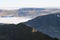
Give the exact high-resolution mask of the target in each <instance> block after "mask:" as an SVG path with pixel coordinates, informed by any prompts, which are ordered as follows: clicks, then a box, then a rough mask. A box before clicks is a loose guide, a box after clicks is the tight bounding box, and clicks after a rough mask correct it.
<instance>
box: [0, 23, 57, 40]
mask: <svg viewBox="0 0 60 40" xmlns="http://www.w3.org/2000/svg"><path fill="white" fill-rule="evenodd" d="M0 40H57V39H53V38H51V37H49V36H48V35H45V34H43V33H41V32H38V31H36V32H32V28H31V27H29V26H26V25H25V24H23V23H20V24H17V25H14V24H5V25H0Z"/></svg>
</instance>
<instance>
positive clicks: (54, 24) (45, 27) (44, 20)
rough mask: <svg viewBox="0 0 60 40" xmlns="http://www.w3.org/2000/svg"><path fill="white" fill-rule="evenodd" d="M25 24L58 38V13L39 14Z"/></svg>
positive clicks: (59, 29) (59, 14) (59, 37)
mask: <svg viewBox="0 0 60 40" xmlns="http://www.w3.org/2000/svg"><path fill="white" fill-rule="evenodd" d="M25 24H26V25H28V26H30V27H32V28H34V29H36V30H37V31H39V32H42V33H44V34H47V35H49V36H50V37H53V38H55V37H56V38H58V39H60V13H55V14H49V15H44V16H39V17H36V18H34V19H32V20H30V21H28V22H26V23H25Z"/></svg>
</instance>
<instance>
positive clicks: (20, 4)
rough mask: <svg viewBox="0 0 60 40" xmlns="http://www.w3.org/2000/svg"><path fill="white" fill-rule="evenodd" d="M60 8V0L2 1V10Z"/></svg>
mask: <svg viewBox="0 0 60 40" xmlns="http://www.w3.org/2000/svg"><path fill="white" fill-rule="evenodd" d="M27 7H28V8H29V7H33V8H49V7H53V8H55V7H56V8H60V0H0V9H9V10H10V9H18V8H27Z"/></svg>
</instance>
